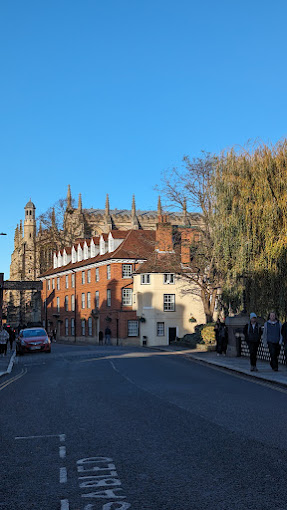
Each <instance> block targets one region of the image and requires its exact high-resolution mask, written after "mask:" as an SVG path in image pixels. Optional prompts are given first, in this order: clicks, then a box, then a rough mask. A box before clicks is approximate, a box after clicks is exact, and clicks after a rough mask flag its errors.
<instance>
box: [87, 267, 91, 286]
mask: <svg viewBox="0 0 287 510" xmlns="http://www.w3.org/2000/svg"><path fill="white" fill-rule="evenodd" d="M87 283H91V270H90V269H88V271H87Z"/></svg>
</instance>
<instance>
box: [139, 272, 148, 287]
mask: <svg viewBox="0 0 287 510" xmlns="http://www.w3.org/2000/svg"><path fill="white" fill-rule="evenodd" d="M141 285H150V274H149V273H143V274H141Z"/></svg>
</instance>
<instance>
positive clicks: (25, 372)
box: [0, 368, 27, 391]
mask: <svg viewBox="0 0 287 510" xmlns="http://www.w3.org/2000/svg"><path fill="white" fill-rule="evenodd" d="M25 374H27V369H26V368H25V369H23V370H22V372H20V374H18V375H15V377H12V378H11V379H8V381H5V382H4V383H2V384H1V385H0V391H1V390H4V388H6V386H9V384H12V383H13V382H15V381H17V379H20V377H23V375H25Z"/></svg>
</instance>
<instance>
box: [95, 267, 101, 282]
mask: <svg viewBox="0 0 287 510" xmlns="http://www.w3.org/2000/svg"><path fill="white" fill-rule="evenodd" d="M99 281H100V268H99V267H96V282H99Z"/></svg>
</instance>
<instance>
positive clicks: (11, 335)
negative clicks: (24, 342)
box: [9, 328, 15, 351]
mask: <svg viewBox="0 0 287 510" xmlns="http://www.w3.org/2000/svg"><path fill="white" fill-rule="evenodd" d="M14 340H15V331H14V329H12V328H10V329H9V343H10V351H12V349H13V343H14Z"/></svg>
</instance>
